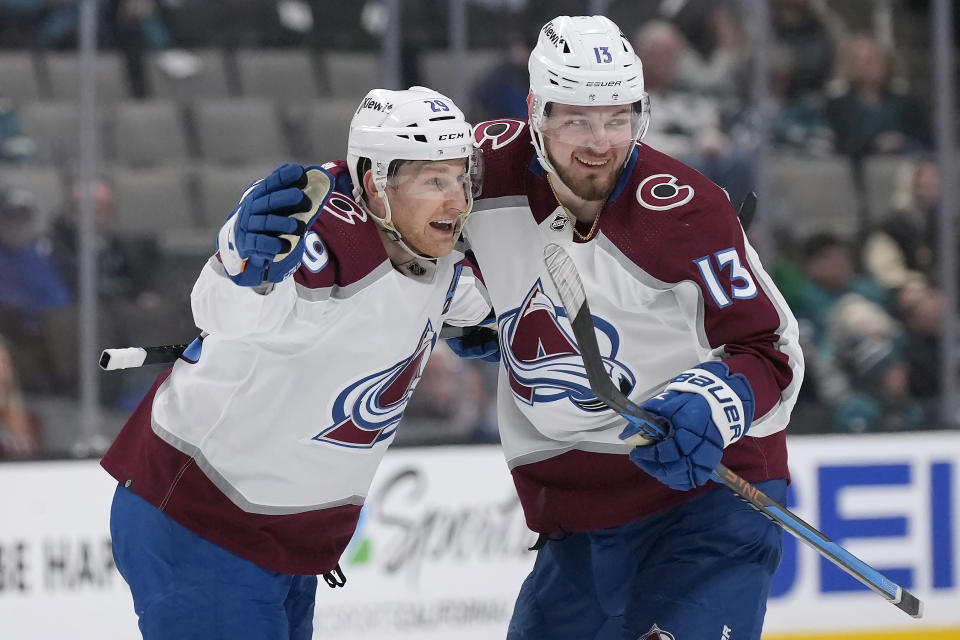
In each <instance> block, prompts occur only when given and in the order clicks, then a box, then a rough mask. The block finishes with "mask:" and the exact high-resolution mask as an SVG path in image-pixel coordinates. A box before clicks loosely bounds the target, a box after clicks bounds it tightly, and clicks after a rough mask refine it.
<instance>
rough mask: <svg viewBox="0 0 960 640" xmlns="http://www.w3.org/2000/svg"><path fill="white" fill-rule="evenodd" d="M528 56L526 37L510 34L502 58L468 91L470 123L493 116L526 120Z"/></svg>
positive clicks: (528, 79)
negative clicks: (470, 113) (471, 103)
mask: <svg viewBox="0 0 960 640" xmlns="http://www.w3.org/2000/svg"><path fill="white" fill-rule="evenodd" d="M529 59H530V45H528V44H527V39H526V37H524V36H522V35H520V34H512V35H511V36H510V37H509V45H508V46H507V48H506V51H505V53H504V57H503V60H501V61H500V62H499V63H498V64H496V65H495V66H494V67H493V68H492V69H490V70H489V71H487V72H486V73H485V74H483V76H481V77H480V79H479V80H478V81H477V83H476V84H475V85H474V86H473V88H472V90H471V98H472V101H473V114H472V117H473V121H474V122H479V121H481V120H492V119H494V118H516V119H518V120H526V119H527V93H528V92H529V90H530V75H529V72H528V71H527V61H528V60H529Z"/></svg>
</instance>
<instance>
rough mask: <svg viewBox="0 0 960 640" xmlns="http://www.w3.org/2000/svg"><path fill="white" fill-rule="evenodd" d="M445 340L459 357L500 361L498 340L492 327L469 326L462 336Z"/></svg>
mask: <svg viewBox="0 0 960 640" xmlns="http://www.w3.org/2000/svg"><path fill="white" fill-rule="evenodd" d="M446 340H447V345H448V346H449V347H450V349H451V350H452V351H453V352H454V353H455V354H457V355H458V356H460V357H461V358H470V359H479V360H486V361H487V362H500V340H499V336H498V335H497V332H496V331H494V330H493V329H487V328H486V327H471V328H470V329H467V330H466V331H465V332H464V333H463V335H462V336H457V337H456V338H447V339H446Z"/></svg>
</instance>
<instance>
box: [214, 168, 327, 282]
mask: <svg viewBox="0 0 960 640" xmlns="http://www.w3.org/2000/svg"><path fill="white" fill-rule="evenodd" d="M332 191H333V179H332V178H331V176H330V174H329V173H328V172H327V171H326V170H325V169H322V168H320V167H309V168H307V169H304V168H303V167H301V166H300V165H298V164H292V163H286V164H283V165H280V166H279V167H277V168H276V169H275V170H274V171H273V173H271V174H270V175H268V176H267V177H266V178H264V179H263V180H261V181H259V182H257V183H255V184H254V185H253V186H252V187H251V188H250V189H248V190H247V193H245V194H244V196H243V198H242V199H241V200H240V204H239V205H238V206H237V208H236V210H235V211H234V213H233V215H232V216H230V219H229V220H227V222H226V224H224V225H223V227H222V228H221V229H220V235H219V236H218V238H217V246H218V249H219V251H220V260H221V262H223V266H224V268H225V269H226V271H227V275H228V276H229V277H230V279H231V280H233V281H234V282H235V283H237V284H238V285H241V286H244V287H256V286H258V285H260V284H263V283H264V282H281V281H282V280H284V279H285V278H286V277H287V276H289V275H290V274H291V273H293V272H294V271H296V269H297V267H298V266H299V265H300V260H301V258H302V257H303V236H304V234H305V233H306V232H307V230H308V229H309V228H310V226H311V225H312V224H313V221H314V220H315V219H316V217H317V215H318V214H319V213H320V211H321V210H322V209H323V207H324V206H325V205H326V203H327V200H328V199H329V198H330V193H331V192H332Z"/></svg>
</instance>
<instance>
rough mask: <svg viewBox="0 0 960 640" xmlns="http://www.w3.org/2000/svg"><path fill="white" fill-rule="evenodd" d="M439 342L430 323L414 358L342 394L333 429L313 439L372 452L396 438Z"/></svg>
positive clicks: (334, 410) (349, 388)
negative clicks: (371, 450) (400, 424)
mask: <svg viewBox="0 0 960 640" xmlns="http://www.w3.org/2000/svg"><path fill="white" fill-rule="evenodd" d="M436 339H437V333H436V331H434V330H433V326H432V325H431V324H430V322H429V321H428V322H427V326H426V327H425V328H424V330H423V335H421V336H420V343H419V344H418V345H417V348H416V350H415V351H414V352H413V355H411V356H410V357H409V358H407V359H406V360H403V361H402V362H399V363H397V364H395V365H394V366H392V367H390V368H389V369H387V370H385V371H380V372H378V373H375V374H373V375H370V376H367V377H366V378H363V379H362V380H359V381H358V382H354V383H353V384H352V385H350V386H349V387H347V388H346V389H344V390H343V391H342V392H340V395H339V396H337V399H336V401H335V402H334V404H333V426H332V427H328V428H326V429H324V430H323V431H321V432H320V433H318V434H317V435H315V436H314V437H313V439H314V440H317V441H318V442H326V443H328V444H335V445H337V446H341V447H350V448H353V449H369V448H371V447H373V446H374V445H375V444H377V443H378V442H382V441H384V440H386V439H387V438H390V437H391V436H393V434H394V433H395V432H396V431H397V424H398V423H399V422H400V417H401V416H402V415H403V410H404V409H405V408H406V406H407V402H408V401H409V400H410V394H411V393H413V389H414V387H416V386H417V382H419V381H420V376H421V375H422V374H423V369H424V367H426V365H427V359H428V358H429V357H430V352H431V351H432V350H433V345H434V343H435V342H436Z"/></svg>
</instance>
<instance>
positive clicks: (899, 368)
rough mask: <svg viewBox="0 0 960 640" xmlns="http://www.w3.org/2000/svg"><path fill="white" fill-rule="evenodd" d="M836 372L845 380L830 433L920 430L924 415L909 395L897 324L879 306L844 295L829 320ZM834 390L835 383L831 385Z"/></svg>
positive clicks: (864, 299)
mask: <svg viewBox="0 0 960 640" xmlns="http://www.w3.org/2000/svg"><path fill="white" fill-rule="evenodd" d="M829 333H830V340H831V343H832V344H833V346H834V349H835V353H834V357H835V359H836V362H837V365H838V368H839V369H840V371H842V372H843V373H844V374H845V375H846V379H847V385H845V386H846V388H845V392H844V393H837V391H838V388H843V387H838V388H834V390H833V394H834V395H835V396H839V397H837V398H836V402H835V403H834V410H833V425H834V429H836V430H837V431H841V432H863V431H904V430H912V429H920V428H923V427H924V424H925V420H926V413H925V411H924V409H923V406H922V405H921V404H920V403H919V402H918V401H917V400H916V399H914V398H913V397H912V396H911V394H910V391H911V384H910V365H909V364H908V362H907V360H906V357H907V351H906V349H905V348H904V347H905V343H904V333H903V330H902V328H901V327H900V326H899V324H898V323H897V322H896V321H895V320H894V319H893V318H892V317H891V316H890V315H889V314H888V313H887V312H886V311H885V310H884V309H883V308H882V307H880V306H879V305H877V304H875V303H873V302H870V301H869V300H867V299H866V298H864V297H863V296H860V295H858V294H847V295H845V296H843V297H842V298H841V299H840V300H838V301H837V303H836V304H835V305H834V307H833V309H832V311H831V313H830V316H829ZM833 382H834V384H835V385H837V383H838V382H839V381H838V380H834V381H833Z"/></svg>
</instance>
